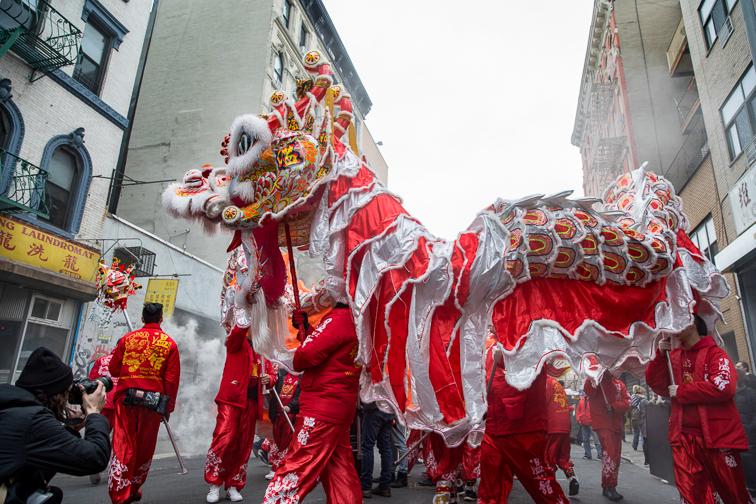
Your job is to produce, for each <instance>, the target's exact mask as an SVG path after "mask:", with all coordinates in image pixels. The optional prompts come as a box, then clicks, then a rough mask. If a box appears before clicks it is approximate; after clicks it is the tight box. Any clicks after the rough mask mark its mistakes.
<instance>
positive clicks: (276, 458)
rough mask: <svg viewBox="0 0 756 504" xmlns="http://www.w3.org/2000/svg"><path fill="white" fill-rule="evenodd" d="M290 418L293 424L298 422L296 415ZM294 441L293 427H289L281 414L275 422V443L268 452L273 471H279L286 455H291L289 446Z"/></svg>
mask: <svg viewBox="0 0 756 504" xmlns="http://www.w3.org/2000/svg"><path fill="white" fill-rule="evenodd" d="M289 418H290V419H292V423H293V422H294V421H296V417H294V415H289ZM292 439H294V433H293V432H291V427H289V422H287V421H286V417H284V414H283V413H281V414H279V415H278V417H276V421H275V422H273V440H274V441H275V442H274V443H271V444H270V449H269V450H268V462H270V467H271V469H272V470H273V471H278V468H279V467H281V464H283V461H284V459H285V458H286V455H288V454H289V445H290V444H291V440H292Z"/></svg>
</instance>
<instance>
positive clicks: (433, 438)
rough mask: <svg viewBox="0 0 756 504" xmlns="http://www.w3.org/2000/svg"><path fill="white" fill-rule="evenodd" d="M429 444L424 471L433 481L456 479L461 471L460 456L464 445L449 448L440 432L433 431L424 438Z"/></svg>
mask: <svg viewBox="0 0 756 504" xmlns="http://www.w3.org/2000/svg"><path fill="white" fill-rule="evenodd" d="M425 443H428V444H429V450H428V454H427V455H426V459H425V472H426V474H427V475H428V477H429V478H430V479H431V480H433V483H438V482H439V481H451V482H452V483H454V482H456V481H457V478H458V477H459V475H460V473H461V472H462V467H461V464H462V458H463V457H464V454H465V445H460V446H455V447H454V448H450V447H448V446H446V443H445V442H444V438H443V437H442V436H441V435H440V434H436V433H433V434H431V435H430V436H428V437H427V438H425Z"/></svg>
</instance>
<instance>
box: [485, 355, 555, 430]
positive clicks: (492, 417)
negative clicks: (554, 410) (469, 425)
mask: <svg viewBox="0 0 756 504" xmlns="http://www.w3.org/2000/svg"><path fill="white" fill-rule="evenodd" d="M492 368H493V356H492V351H491V350H490V349H489V350H488V353H487V354H486V370H487V375H488V377H490V376H491V369H492ZM505 376H506V372H505V371H504V369H503V364H499V365H498V366H496V374H495V375H494V379H493V384H492V385H491V392H490V393H489V394H488V413H487V414H486V434H492V435H494V436H504V435H508V434H520V433H522V432H533V431H544V432H545V431H546V429H547V427H548V423H547V422H548V413H547V411H546V373H545V372H541V374H539V375H538V376H537V377H536V379H535V380H534V381H533V384H532V385H531V386H530V388H528V389H526V390H517V389H516V388H514V387H513V386H511V385H510V384H509V383H507V380H506V379H505Z"/></svg>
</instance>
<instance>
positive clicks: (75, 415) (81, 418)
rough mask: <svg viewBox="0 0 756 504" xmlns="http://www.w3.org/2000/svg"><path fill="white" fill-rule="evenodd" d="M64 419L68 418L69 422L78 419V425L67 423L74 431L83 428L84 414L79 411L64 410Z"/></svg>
mask: <svg viewBox="0 0 756 504" xmlns="http://www.w3.org/2000/svg"><path fill="white" fill-rule="evenodd" d="M66 413H67V414H66V417H68V419H69V420H73V419H75V418H78V419H79V423H67V425H68V426H69V427H71V428H72V429H74V430H75V431H80V430H81V429H83V428H84V425H85V422H84V418H86V417H85V416H84V412H83V411H81V410H79V409H73V408H68V407H67V408H66Z"/></svg>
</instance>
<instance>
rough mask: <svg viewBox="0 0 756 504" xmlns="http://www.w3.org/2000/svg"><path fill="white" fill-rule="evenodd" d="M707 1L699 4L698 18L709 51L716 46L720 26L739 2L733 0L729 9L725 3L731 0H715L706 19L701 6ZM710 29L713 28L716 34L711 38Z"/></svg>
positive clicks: (703, 0)
mask: <svg viewBox="0 0 756 504" xmlns="http://www.w3.org/2000/svg"><path fill="white" fill-rule="evenodd" d="M706 1H707V0H702V1H701V3H700V4H699V6H698V20H699V21H700V22H701V30H702V35H703V38H704V44H705V45H706V50H707V51H708V50H709V49H711V48H712V47H714V42H716V41H717V39H718V38H719V31H720V28H721V27H722V25H723V24H724V23H725V21H726V20H727V17H728V16H729V15H730V14H732V10H733V9H734V8H735V4H737V3H738V0H732V4H731V5H730V6H729V9H728V8H727V6H726V5H725V3H726V2H728V1H729V0H714V5H713V6H712V8H711V11H710V12H709V14H708V15H707V16H706V19H704V18H703V16H702V14H701V8H702V7H703V6H704V4H705V3H706ZM710 29H713V31H714V35H713V37H712V38H711V40H709V30H710Z"/></svg>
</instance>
